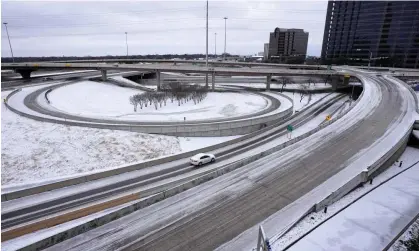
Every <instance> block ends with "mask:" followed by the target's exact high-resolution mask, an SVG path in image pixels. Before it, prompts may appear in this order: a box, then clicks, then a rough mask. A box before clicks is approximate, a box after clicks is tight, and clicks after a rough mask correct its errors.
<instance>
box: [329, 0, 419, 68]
mask: <svg viewBox="0 0 419 251" xmlns="http://www.w3.org/2000/svg"><path fill="white" fill-rule="evenodd" d="M370 56H371V58H372V60H371V65H376V66H380V65H381V66H396V67H409V68H418V66H419V1H335V0H329V2H328V6H327V14H326V23H325V28H324V37H323V47H322V55H321V57H322V61H323V63H326V64H330V63H344V64H345V63H351V64H354V63H357V62H358V63H359V64H365V65H366V64H368V61H369V58H370ZM360 59H363V61H360Z"/></svg>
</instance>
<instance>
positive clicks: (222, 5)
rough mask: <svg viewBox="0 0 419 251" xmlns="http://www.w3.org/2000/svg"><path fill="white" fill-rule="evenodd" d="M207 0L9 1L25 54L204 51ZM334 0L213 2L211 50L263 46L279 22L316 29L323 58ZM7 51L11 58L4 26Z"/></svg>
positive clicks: (4, 12) (13, 31)
mask: <svg viewBox="0 0 419 251" xmlns="http://www.w3.org/2000/svg"><path fill="white" fill-rule="evenodd" d="M205 6H206V2H205V1H127V2H122V1H121V2H118V1H112V2H111V1H104V2H102V1H101V2H99V1H90V2H87V1H75V2H64V1H2V2H1V19H2V23H3V22H8V29H9V35H10V39H11V42H12V47H13V52H14V55H15V56H16V57H19V56H87V55H91V56H101V55H126V45H125V32H128V49H129V54H136V55H138V54H169V53H174V54H176V53H177V54H184V53H204V54H205V15H206V12H205ZM326 9H327V1H280V0H277V1H265V2H263V1H212V0H210V1H209V49H208V50H209V53H214V50H215V35H214V33H217V43H216V45H217V54H220V53H222V52H223V51H224V19H223V17H225V16H226V17H228V20H227V52H228V53H232V54H240V55H251V54H255V53H258V52H261V51H263V44H264V43H267V42H269V32H272V31H273V30H274V29H275V27H280V28H302V29H304V30H306V31H308V32H309V41H308V55H313V56H319V55H320V52H321V44H322V40H323V29H324V21H325V17H326ZM1 35H2V40H1V54H2V56H3V57H9V56H10V48H9V44H8V42H7V35H6V31H5V29H4V25H2V29H1Z"/></svg>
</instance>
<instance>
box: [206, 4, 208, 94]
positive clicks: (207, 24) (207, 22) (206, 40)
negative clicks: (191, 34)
mask: <svg viewBox="0 0 419 251" xmlns="http://www.w3.org/2000/svg"><path fill="white" fill-rule="evenodd" d="M205 47H206V48H205V49H206V53H205V54H206V56H205V66H206V67H207V70H208V0H207V30H206V46H205ZM205 86H206V87H207V88H208V73H207V74H205Z"/></svg>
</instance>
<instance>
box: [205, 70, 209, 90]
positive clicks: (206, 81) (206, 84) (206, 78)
mask: <svg viewBox="0 0 419 251" xmlns="http://www.w3.org/2000/svg"><path fill="white" fill-rule="evenodd" d="M205 87H207V88H208V73H207V74H205Z"/></svg>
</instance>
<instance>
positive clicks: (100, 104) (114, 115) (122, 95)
mask: <svg viewBox="0 0 419 251" xmlns="http://www.w3.org/2000/svg"><path fill="white" fill-rule="evenodd" d="M136 93H141V91H139V90H136V89H131V88H122V87H119V86H115V85H112V84H103V83H96V82H91V81H83V82H80V83H77V84H71V85H67V86H64V87H61V88H57V89H55V90H54V91H52V92H51V93H50V94H49V99H50V101H51V106H53V107H54V108H56V109H58V110H61V111H64V112H67V113H70V114H76V115H80V116H86V117H95V118H107V119H115V120H118V119H122V120H138V121H184V118H186V121H191V120H192V121H193V120H205V119H215V118H226V117H236V116H241V115H246V114H251V113H254V112H257V111H260V110H262V109H265V108H267V107H268V105H270V102H269V100H268V99H266V98H264V97H261V96H258V95H254V94H247V93H246V94H245V93H213V92H210V93H208V95H207V97H206V98H205V99H204V100H203V101H202V102H200V103H198V104H196V105H194V103H193V101H192V100H191V101H188V102H187V103H186V104H181V105H180V106H178V104H177V101H176V100H175V101H174V102H173V103H172V102H171V101H170V100H168V101H167V105H166V106H164V105H163V107H161V108H160V107H158V109H157V110H156V109H155V107H154V105H151V106H150V105H148V107H143V109H140V107H138V110H137V112H134V111H133V106H132V105H131V104H130V103H129V97H130V96H132V95H134V94H136Z"/></svg>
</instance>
